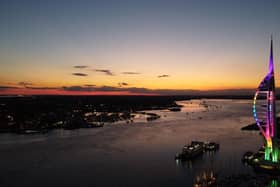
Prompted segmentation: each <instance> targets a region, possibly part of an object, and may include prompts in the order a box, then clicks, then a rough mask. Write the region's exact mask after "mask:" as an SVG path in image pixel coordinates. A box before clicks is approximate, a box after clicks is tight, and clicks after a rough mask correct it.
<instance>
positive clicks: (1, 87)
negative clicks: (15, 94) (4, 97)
mask: <svg viewBox="0 0 280 187" xmlns="http://www.w3.org/2000/svg"><path fill="white" fill-rule="evenodd" d="M8 89H19V87H15V86H3V85H0V91H3V90H8Z"/></svg>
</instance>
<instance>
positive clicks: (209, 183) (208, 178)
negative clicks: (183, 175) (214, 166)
mask: <svg viewBox="0 0 280 187" xmlns="http://www.w3.org/2000/svg"><path fill="white" fill-rule="evenodd" d="M193 186H194V187H216V186H217V175H215V174H214V172H213V170H204V171H202V172H201V173H200V174H198V175H196V177H195V181H194V185H193Z"/></svg>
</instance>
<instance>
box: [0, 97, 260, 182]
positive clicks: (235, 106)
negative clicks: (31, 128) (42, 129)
mask: <svg viewBox="0 0 280 187" xmlns="http://www.w3.org/2000/svg"><path fill="white" fill-rule="evenodd" d="M178 104H181V105H183V108H182V110H181V111H180V112H171V111H167V110H162V111H145V112H153V113H157V114H159V115H160V116H161V118H159V119H157V120H154V121H149V122H147V121H146V120H145V116H144V115H138V116H136V118H135V119H134V122H133V123H126V122H118V123H111V124H105V125H104V127H103V128H94V129H78V130H54V131H51V132H49V133H47V134H36V135H15V134H1V135H0V186H188V187H189V186H190V187H191V186H193V184H194V181H195V180H196V178H197V176H199V175H201V174H202V173H203V172H213V174H214V175H215V176H216V177H217V180H218V182H220V183H221V185H219V186H223V184H226V182H225V181H226V180H229V178H231V179H232V178H233V180H238V181H239V180H242V179H240V178H242V177H240V176H243V178H246V177H248V176H250V177H249V179H246V180H244V181H242V182H240V183H238V185H240V186H242V185H243V186H246V184H247V183H248V181H249V182H250V183H254V184H256V183H257V182H258V181H255V179H254V177H256V174H255V173H254V171H253V170H252V168H251V167H249V166H246V165H244V164H243V163H242V162H241V158H242V155H243V154H244V153H245V152H246V151H249V150H251V151H256V150H257V149H258V148H259V147H260V146H261V145H262V144H263V140H262V137H261V136H260V135H259V133H258V132H257V131H241V130H240V129H241V127H243V126H246V125H248V124H251V123H253V122H254V120H253V118H252V101H251V100H190V101H179V102H178ZM192 140H199V141H215V142H218V143H219V144H220V149H219V151H218V152H216V153H204V154H203V155H202V156H201V157H198V158H196V159H194V160H193V161H189V162H178V161H177V162H176V161H175V160H174V156H175V154H176V153H177V152H179V151H180V150H181V148H182V146H183V145H184V144H188V143H190V142H191V141H192ZM238 176H239V178H238ZM234 177H236V178H234ZM229 183H232V182H230V181H229ZM245 183H246V184H245ZM238 185H237V186H238ZM225 186H229V185H225Z"/></svg>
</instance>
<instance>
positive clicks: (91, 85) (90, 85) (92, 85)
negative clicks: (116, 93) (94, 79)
mask: <svg viewBox="0 0 280 187" xmlns="http://www.w3.org/2000/svg"><path fill="white" fill-rule="evenodd" d="M84 86H87V87H95V86H96V85H95V84H85V85H84Z"/></svg>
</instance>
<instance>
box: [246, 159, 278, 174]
mask: <svg viewBox="0 0 280 187" xmlns="http://www.w3.org/2000/svg"><path fill="white" fill-rule="evenodd" d="M251 166H252V167H253V168H254V170H255V171H256V172H260V173H267V174H271V175H277V176H278V175H279V174H280V164H279V163H276V162H271V161H267V160H264V159H257V158H255V159H253V160H252V163H251Z"/></svg>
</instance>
